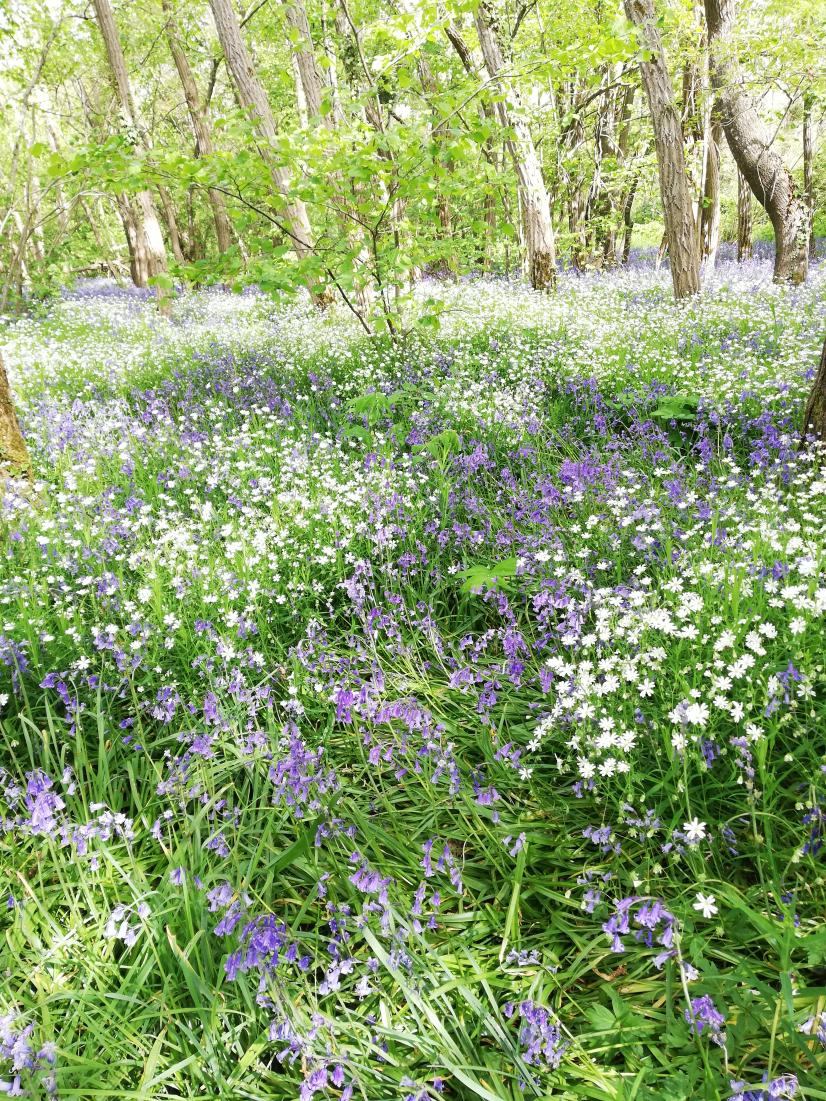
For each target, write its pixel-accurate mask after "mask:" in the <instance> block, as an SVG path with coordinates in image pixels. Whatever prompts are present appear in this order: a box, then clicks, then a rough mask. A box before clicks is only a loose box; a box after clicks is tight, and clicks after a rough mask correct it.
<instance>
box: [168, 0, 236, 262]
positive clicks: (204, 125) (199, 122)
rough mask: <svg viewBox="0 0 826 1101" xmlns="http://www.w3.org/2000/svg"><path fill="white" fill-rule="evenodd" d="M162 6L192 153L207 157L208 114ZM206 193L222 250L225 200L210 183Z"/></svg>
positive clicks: (210, 149) (226, 234)
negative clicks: (186, 114) (193, 148)
mask: <svg viewBox="0 0 826 1101" xmlns="http://www.w3.org/2000/svg"><path fill="white" fill-rule="evenodd" d="M163 10H164V13H165V15H166V38H167V42H168V43H169V52H170V53H171V54H172V60H173V61H174V62H175V68H176V69H177V71H178V79H179V80H180V82H181V87H182V88H183V92H184V99H185V100H186V107H187V110H188V112H189V120H190V122H191V124H192V133H193V134H194V135H195V155H196V156H197V157H208V156H210V155H211V154H212V153H214V152H215V147H214V145H213V142H212V129H211V127H210V122H209V115H208V113H207V109H206V107H205V106H203V105H202V104H201V97H200V96H199V95H198V85H197V84H196V83H195V77H194V76H193V73H192V69H191V68H190V65H189V60H188V58H187V56H186V54H185V53H184V49H183V45H182V43H181V36H180V32H179V30H178V24H177V22H176V20H175V16H174V14H173V12H172V4H171V0H163ZM207 194H208V196H209V205H210V207H211V208H212V218H213V221H214V222H215V238H216V241H217V242H218V251H219V252H221V253H223V252H226V251H227V249H228V248H229V247H230V245H231V243H232V238H231V234H230V228H229V217H228V216H227V208H226V204H225V203H224V197H223V195H222V194H221V192H220V191H217V190H216V189H215V188H214V187H212V188H209V189H208V191H207Z"/></svg>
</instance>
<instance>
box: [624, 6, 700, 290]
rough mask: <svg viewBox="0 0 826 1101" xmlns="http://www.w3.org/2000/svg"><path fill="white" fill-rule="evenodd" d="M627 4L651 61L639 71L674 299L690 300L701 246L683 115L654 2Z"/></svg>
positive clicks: (697, 284)
mask: <svg viewBox="0 0 826 1101" xmlns="http://www.w3.org/2000/svg"><path fill="white" fill-rule="evenodd" d="M624 4H625V13H626V15H627V16H628V18H629V19H630V20H631V22H632V23H634V24H635V26H637V27H638V28H639V30H640V41H641V44H642V45H643V46H644V47H645V49H646V51H647V53H648V58H647V60H644V61H641V62H640V71H641V74H642V82H643V87H644V88H645V94H646V96H647V98H648V107H649V110H650V112H651V122H652V126H653V129H654V141H655V144H656V147H657V168H658V171H659V178H660V196H661V198H662V205H663V219H664V221H665V232H666V237H667V239H668V254H669V262H670V265H671V280H672V283H673V284H674V296H675V298H686V297H687V296H689V295H692V294H696V293H697V292H698V291H699V289H700V248H699V238H698V234H697V227H696V222H695V218H694V202H693V196H692V193H691V187H690V184H689V177H688V167H687V164H686V156H685V146H684V144H683V130H682V123H681V119H680V112H679V111H678V109H677V105H676V103H675V100H674V91H673V89H672V87H671V77H670V75H669V72H668V66H667V64H666V60H665V52H664V50H663V44H662V38H661V37H660V31H659V28H658V26H657V20H656V14H655V12H654V0H624Z"/></svg>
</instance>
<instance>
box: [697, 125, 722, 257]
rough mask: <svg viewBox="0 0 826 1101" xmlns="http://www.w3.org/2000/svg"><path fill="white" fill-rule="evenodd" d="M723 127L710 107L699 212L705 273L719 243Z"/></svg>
mask: <svg viewBox="0 0 826 1101" xmlns="http://www.w3.org/2000/svg"><path fill="white" fill-rule="evenodd" d="M722 137H723V127H722V124H721V123H720V120H719V118H718V117H717V115H716V112H714V110H713V109H712V115H711V120H710V124H709V127H708V138H707V145H706V167H705V173H704V176H705V181H704V185H703V206H702V210H701V213H700V255H701V259H702V260H704V261H705V272H706V275H710V274H711V273H712V272H713V271H714V266H715V264H716V263H717V249H718V247H719V245H720V141H721V139H722Z"/></svg>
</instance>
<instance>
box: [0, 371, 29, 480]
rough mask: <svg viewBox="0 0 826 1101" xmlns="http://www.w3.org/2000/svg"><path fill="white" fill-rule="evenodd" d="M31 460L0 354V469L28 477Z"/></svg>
mask: <svg viewBox="0 0 826 1101" xmlns="http://www.w3.org/2000/svg"><path fill="white" fill-rule="evenodd" d="M31 467H32V462H31V459H30V458H29V451H28V448H27V447H26V441H25V440H24V439H23V433H22V432H21V431H20V422H19V421H18V419H17V413H16V412H15V409H14V401H13V399H12V394H11V387H10V386H9V377H8V375H7V374H6V368H5V365H4V363H3V356H2V355H0V470H2V471H3V472H7V473H11V474H15V475H17V476H20V475H22V476H24V477H28V476H29V474H30V473H31Z"/></svg>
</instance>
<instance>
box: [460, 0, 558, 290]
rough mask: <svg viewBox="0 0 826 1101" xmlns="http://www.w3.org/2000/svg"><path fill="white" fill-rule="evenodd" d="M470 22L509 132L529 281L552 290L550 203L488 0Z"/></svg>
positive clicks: (553, 256)
mask: <svg viewBox="0 0 826 1101" xmlns="http://www.w3.org/2000/svg"><path fill="white" fill-rule="evenodd" d="M474 21H475V23H476V33H477V34H478V36H479V45H480V46H481V47H482V55H483V57H484V59H485V69H486V70H487V74H488V76H489V78H490V79H491V81H493V82H495V83H496V84H498V86H499V95H498V97H497V102H496V113H497V115H498V116H499V121H500V123H501V124H502V126H504V127H506V128H507V129H508V130H509V131H510V132H511V134H512V137H510V138H509V139H508V152H509V153H510V156H511V159H512V160H513V165H514V169H515V170H516V175H517V178H518V180H519V186H520V188H521V192H522V201H523V203H524V212H525V235H526V242H525V246H526V255H527V261H528V274H529V277H530V282H531V286H532V287H534V288H535V289H536V290H552V289H553V287H554V286H555V285H556V243H555V240H554V230H553V224H552V222H551V204H550V200H549V197H548V190H547V188H546V187H545V181H544V179H543V177H542V167H541V165H540V162H539V157H538V155H537V152H536V146H535V145H534V142H533V138H532V137H531V132H530V128H529V127H528V123H527V119H526V118H525V114H524V110H523V107H522V102H521V97H520V96H519V93H518V91H517V90H516V88H515V86H514V85H513V84H512V83H511V81H510V80H509V79H508V78H507V77H506V76H505V75H504V70H505V62H504V58H503V55H502V47H501V44H500V41H499V33H498V23H497V18H496V13H495V10H494V6H493V0H480V3H479V5H478V7H477V8H476V11H475V13H474Z"/></svg>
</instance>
